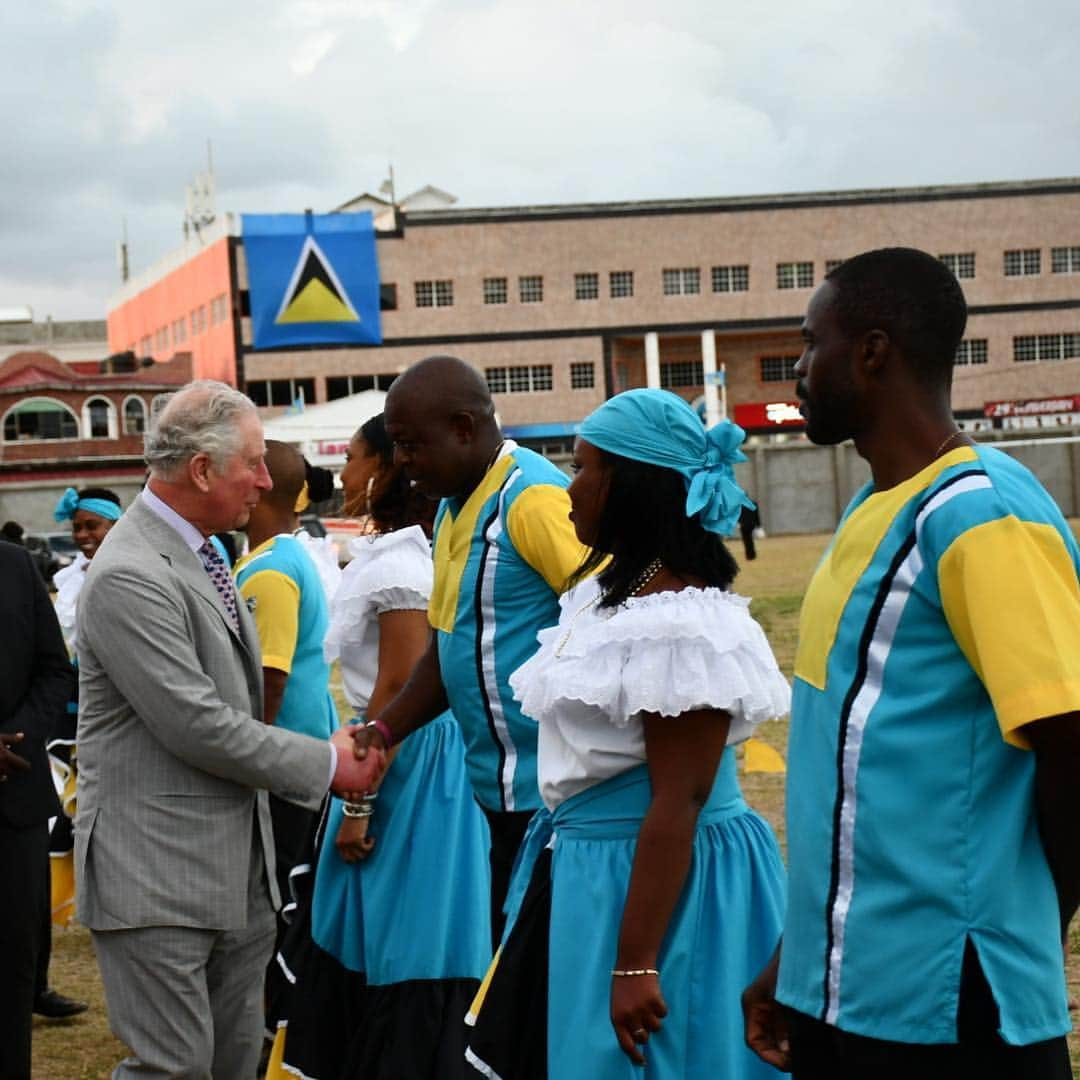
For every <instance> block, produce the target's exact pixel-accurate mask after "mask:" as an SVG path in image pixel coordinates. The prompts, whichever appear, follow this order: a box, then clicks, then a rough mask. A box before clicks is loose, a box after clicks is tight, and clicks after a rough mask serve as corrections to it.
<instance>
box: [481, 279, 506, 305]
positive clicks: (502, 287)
mask: <svg viewBox="0 0 1080 1080" xmlns="http://www.w3.org/2000/svg"><path fill="white" fill-rule="evenodd" d="M509 295H510V293H509V289H508V288H507V282H506V278H504V277H486V278H484V303H485V304H505V303H506V301H507V300H508V299H509Z"/></svg>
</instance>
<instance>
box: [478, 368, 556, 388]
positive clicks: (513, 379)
mask: <svg viewBox="0 0 1080 1080" xmlns="http://www.w3.org/2000/svg"><path fill="white" fill-rule="evenodd" d="M484 377H485V378H486V379H487V384H488V389H489V390H490V391H491V392H492V393H493V394H525V393H528V392H530V391H533V392H538V391H543V390H550V389H551V388H552V386H553V385H554V374H553V371H552V366H551V364H530V365H528V366H525V365H522V366H520V367H492V368H484Z"/></svg>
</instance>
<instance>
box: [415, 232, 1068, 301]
mask: <svg viewBox="0 0 1080 1080" xmlns="http://www.w3.org/2000/svg"><path fill="white" fill-rule="evenodd" d="M938 258H940V259H941V261H942V262H943V263H944V264H945V265H946V266H947V267H948V268H949V269H950V270H951V271H952V272H953V273H954V274H955V275H956V276H957V277H958V278H973V277H975V253H974V252H973V251H963V252H945V253H943V254H941V255H939V256H938ZM843 261H844V260H843V259H826V260H825V273H826V274H831V273H832V271H833V270H835V269H836V268H837V267H838V266H839V265H840V264H841V263H842V262H843ZM1050 269H1051V272H1052V273H1055V274H1076V273H1080V247H1055V248H1051V249H1050ZM1004 272H1005V276H1006V277H1027V276H1032V275H1035V274H1039V273H1041V272H1042V253H1041V251H1040V249H1039V248H1024V249H1020V250H1015V251H1006V252H1005V253H1004ZM607 277H608V296H610V297H611V298H612V299H622V298H625V297H630V296H633V295H634V272H633V271H632V270H612V271H610V272H609V273H608V275H607ZM660 279H661V288H662V291H663V294H664V296H697V295H699V294H700V293H701V285H702V282H701V268H700V267H697V266H680V267H665V268H664V269H663V270H662V271H661V274H660ZM814 281H815V277H814V263H813V262H812V261H803V262H782V263H777V264H776V287H777V289H812V288H813V287H814ZM711 284H712V291H713V292H714V293H725V292H747V291H749V289H750V267H749V265H747V264H739V265H731V266H714V267H712V270H711ZM414 289H415V294H416V306H417V307H452V306H453V303H454V283H453V281H452V280H449V279H443V280H439V281H417V282H414ZM517 299H518V301H519V302H520V303H522V304H537V303H541V302H542V301H543V299H544V278H543V276H542V275H540V274H527V275H522V276H521V277H519V278H518V279H517ZM574 299H575V300H584V301H588V300H599V299H600V274H599V273H596V272H595V271H588V272H584V273H578V274H575V275H574ZM483 300H484V303H485V304H507V303H509V302H510V279H509V278H505V277H489V278H484V282H483Z"/></svg>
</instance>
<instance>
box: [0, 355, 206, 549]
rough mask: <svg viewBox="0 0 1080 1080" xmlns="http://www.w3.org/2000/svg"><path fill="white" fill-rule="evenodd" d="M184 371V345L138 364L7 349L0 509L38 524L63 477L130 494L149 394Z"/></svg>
mask: <svg viewBox="0 0 1080 1080" xmlns="http://www.w3.org/2000/svg"><path fill="white" fill-rule="evenodd" d="M117 367H120V368H122V369H123V368H126V369H127V370H119V371H118V370H116V368H117ZM191 377H192V364H191V357H190V356H189V355H187V354H186V353H183V354H178V355H176V356H174V357H172V358H171V359H170V360H168V361H165V362H162V363H159V364H154V365H152V366H148V367H142V368H138V367H136V366H135V364H134V363H133V362H130V361H128V362H124V361H119V362H117V361H116V360H113V361H98V360H95V361H92V362H91V361H73V362H71V363H67V364H65V363H64V362H62V361H61V360H58V359H57V358H56V357H55V356H52V355H50V354H49V353H45V352H21V353H16V354H14V355H13V356H9V357H8V358H7V359H6V360H4V362H3V363H0V516H2V517H4V518H15V519H17V520H21V521H22V522H23V523H24V524H27V525H29V526H30V527H32V528H38V529H42V528H45V527H46V526H47V525H48V523H49V521H50V518H51V512H52V506H53V504H55V502H56V497H57V495H58V493H59V491H60V490H61V489H63V488H64V487H67V486H68V485H72V486H74V487H88V486H101V485H104V486H105V487H110V488H113V489H114V490H117V491H118V493H120V494H123V495H126V496H130V495H133V494H134V493H135V491H137V490H138V488H139V486H140V485H141V483H142V479H143V475H144V472H145V468H146V467H145V465H144V463H143V456H142V451H143V440H142V434H143V431H144V429H145V427H146V422H147V419H148V418H149V416H150V410H151V408H152V407H153V402H154V399H155V398H156V397H157V396H158V395H160V394H166V393H170V392H171V391H173V390H175V389H176V388H177V387H179V386H182V385H183V384H184V383H186V382H188V381H189V380H190V379H191ZM127 501H128V498H127V497H125V498H124V502H125V504H126V503H127Z"/></svg>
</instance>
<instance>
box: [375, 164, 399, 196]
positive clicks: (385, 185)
mask: <svg viewBox="0 0 1080 1080" xmlns="http://www.w3.org/2000/svg"><path fill="white" fill-rule="evenodd" d="M379 194H380V195H389V196H390V205H391V206H395V205H396V204H397V199H396V198H395V197H394V166H393V164H391V165H390V167H389V175H388V176H387V177H386V179H385V180H384V181H383V182H382V183H381V184H380V185H379Z"/></svg>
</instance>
